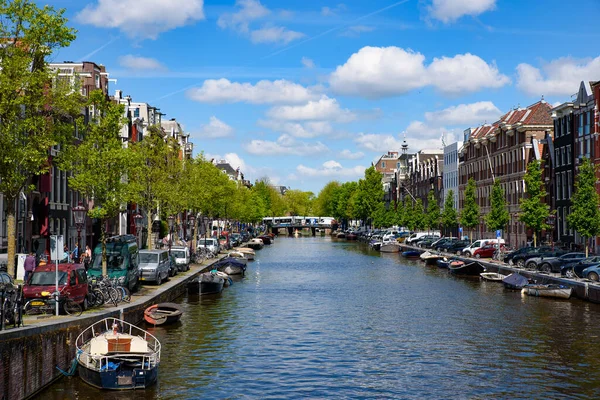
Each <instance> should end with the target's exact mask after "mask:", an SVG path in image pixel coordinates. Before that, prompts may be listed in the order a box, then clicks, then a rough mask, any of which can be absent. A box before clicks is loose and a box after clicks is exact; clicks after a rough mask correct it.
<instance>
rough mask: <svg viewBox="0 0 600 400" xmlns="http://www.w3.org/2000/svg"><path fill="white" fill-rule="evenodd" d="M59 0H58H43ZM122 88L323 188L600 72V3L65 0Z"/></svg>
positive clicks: (282, 172)
mask: <svg viewBox="0 0 600 400" xmlns="http://www.w3.org/2000/svg"><path fill="white" fill-rule="evenodd" d="M40 4H42V2H40ZM43 4H46V3H43ZM48 4H51V5H53V6H54V7H56V8H65V9H66V10H67V11H66V13H67V17H68V18H69V20H70V25H72V26H73V27H75V28H76V29H77V30H78V37H77V40H76V41H75V42H74V43H73V44H72V45H71V46H70V47H69V48H67V49H63V50H61V51H60V52H58V53H57V54H56V55H55V56H54V60H53V61H55V62H61V61H66V60H70V61H84V60H85V61H94V62H96V63H98V64H104V65H105V66H106V68H107V71H108V72H109V73H110V77H111V78H114V79H117V82H116V83H111V87H110V90H111V93H114V90H115V89H120V90H123V93H124V94H126V95H131V96H132V98H133V100H134V101H138V102H147V103H150V104H151V105H153V106H157V107H159V108H160V109H161V111H162V112H164V113H166V118H177V120H179V121H180V122H181V123H182V124H183V126H184V129H185V130H186V132H188V133H190V134H191V137H192V141H193V142H194V146H195V152H200V151H202V152H204V153H205V154H206V155H207V157H209V158H212V157H216V158H225V159H227V160H228V161H229V162H230V163H231V164H232V165H234V167H237V166H240V167H241V169H242V171H243V172H244V173H245V175H246V178H248V179H250V180H252V181H254V180H255V179H258V178H262V177H265V176H267V177H269V178H270V179H271V181H272V182H273V183H276V184H280V185H285V186H289V187H291V188H292V189H300V190H310V191H313V192H314V193H315V194H317V193H318V192H319V190H320V189H321V188H322V187H323V186H324V185H325V184H326V183H327V182H329V181H331V180H338V181H340V182H344V181H348V180H357V179H358V178H360V177H362V176H363V172H364V168H365V167H368V166H369V165H370V164H371V162H373V161H374V160H376V159H377V158H378V157H379V156H380V155H381V154H384V153H386V152H387V151H388V150H395V151H398V150H399V149H400V144H401V142H402V140H403V138H404V137H405V136H406V140H407V142H408V143H409V148H410V151H416V150H419V149H431V148H440V147H441V136H442V134H444V137H445V142H446V143H447V144H449V143H451V142H453V141H455V140H457V139H458V138H460V137H461V135H462V131H463V130H464V129H466V128H469V127H474V126H477V125H480V124H483V123H485V122H493V121H494V120H495V119H496V118H497V117H499V116H500V115H501V114H502V113H504V112H507V111H508V110H510V109H511V108H513V107H517V106H519V105H522V106H526V105H528V104H532V103H534V102H536V101H538V100H540V99H541V98H542V96H543V97H544V99H545V100H546V101H548V102H550V103H557V102H563V101H568V100H569V99H570V96H571V94H573V93H575V92H576V91H577V90H578V85H579V82H580V81H581V80H598V79H600V46H598V44H597V43H598V42H599V39H600V31H598V29H597V24H596V21H595V20H594V19H593V18H592V16H593V15H595V16H598V15H600V2H599V1H597V0H582V1H579V2H577V3H576V6H575V3H573V4H571V3H570V2H565V1H562V0H545V1H508V0H405V1H393V0H385V1H384V0H372V1H364V0H343V1H310V0H309V1H295V0H289V1H273V0H261V1H258V0H227V1H210V0H204V1H202V0H94V1H88V2H86V1H82V0H55V1H52V2H50V3H48Z"/></svg>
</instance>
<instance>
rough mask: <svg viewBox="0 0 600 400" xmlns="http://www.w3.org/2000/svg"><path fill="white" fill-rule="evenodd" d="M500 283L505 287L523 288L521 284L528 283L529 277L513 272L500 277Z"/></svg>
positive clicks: (512, 288)
mask: <svg viewBox="0 0 600 400" xmlns="http://www.w3.org/2000/svg"><path fill="white" fill-rule="evenodd" d="M502 283H503V284H504V287H505V288H507V289H511V290H521V289H523V286H525V285H527V284H528V283H529V279H527V278H526V277H524V276H523V275H521V274H517V273H516V272H514V273H512V274H510V275H508V276H507V277H505V278H504V279H502Z"/></svg>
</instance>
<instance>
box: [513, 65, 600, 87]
mask: <svg viewBox="0 0 600 400" xmlns="http://www.w3.org/2000/svg"><path fill="white" fill-rule="evenodd" d="M517 76H518V78H517V87H518V88H519V89H520V90H521V91H523V92H524V93H526V94H528V95H530V96H542V95H544V96H569V95H571V94H573V93H575V92H577V90H578V88H579V83H580V82H581V81H591V80H597V79H598V77H599V76H600V56H598V57H596V58H587V59H575V58H571V57H562V58H558V59H556V60H552V61H550V62H549V63H546V64H544V65H543V66H542V68H541V69H539V68H535V67H533V66H532V65H530V64H519V65H518V66H517Z"/></svg>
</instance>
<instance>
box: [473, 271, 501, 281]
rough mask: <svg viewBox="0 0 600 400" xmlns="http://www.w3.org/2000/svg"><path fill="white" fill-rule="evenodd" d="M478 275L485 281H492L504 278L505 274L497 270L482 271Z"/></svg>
mask: <svg viewBox="0 0 600 400" xmlns="http://www.w3.org/2000/svg"><path fill="white" fill-rule="evenodd" d="M479 276H481V279H483V280H485V281H492V282H502V279H504V278H506V275H502V274H499V273H497V272H482V273H481V274H479Z"/></svg>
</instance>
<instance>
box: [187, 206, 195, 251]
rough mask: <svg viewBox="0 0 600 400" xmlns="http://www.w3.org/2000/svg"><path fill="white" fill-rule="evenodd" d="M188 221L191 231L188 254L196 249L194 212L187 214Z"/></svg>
mask: <svg viewBox="0 0 600 400" xmlns="http://www.w3.org/2000/svg"><path fill="white" fill-rule="evenodd" d="M188 223H189V225H190V232H191V233H192V240H190V247H191V248H190V254H192V253H193V252H194V251H195V250H196V246H195V244H196V217H195V216H194V214H190V215H189V216H188Z"/></svg>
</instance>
